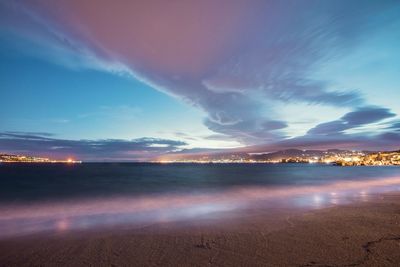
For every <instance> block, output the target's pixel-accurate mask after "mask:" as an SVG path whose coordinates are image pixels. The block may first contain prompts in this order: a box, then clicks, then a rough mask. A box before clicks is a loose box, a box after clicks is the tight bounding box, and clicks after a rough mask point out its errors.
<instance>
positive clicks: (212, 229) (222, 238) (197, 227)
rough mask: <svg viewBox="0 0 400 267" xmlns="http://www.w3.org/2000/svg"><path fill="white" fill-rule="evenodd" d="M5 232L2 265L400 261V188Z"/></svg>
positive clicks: (364, 263) (1, 245)
mask: <svg viewBox="0 0 400 267" xmlns="http://www.w3.org/2000/svg"><path fill="white" fill-rule="evenodd" d="M224 218H225V219H223V220H222V219H221V220H215V221H213V220H210V219H206V220H205V219H204V220H200V219H199V220H197V221H192V222H188V221H185V222H166V223H157V224H152V225H142V226H140V227H135V228H129V227H126V226H124V227H122V226H119V227H118V226H115V227H113V228H106V229H105V228H104V229H102V230H96V231H94V230H91V231H88V230H86V231H74V232H63V233H54V234H47V235H44V234H42V235H38V234H37V235H30V236H25V237H14V238H9V239H3V240H0V266H89V265H91V266H209V265H212V266H400V194H399V193H386V194H382V195H377V196H375V197H374V198H373V199H372V200H369V201H368V202H364V203H363V202H358V203H354V204H351V205H344V206H335V207H329V208H324V209H319V210H311V211H310V210H309V211H301V210H298V209H295V210H290V209H286V210H283V211H282V210H273V209H271V208H270V209H268V210H262V209H258V208H255V209H252V210H246V211H242V212H241V214H240V216H237V214H235V215H233V214H232V216H231V215H230V214H227V216H224Z"/></svg>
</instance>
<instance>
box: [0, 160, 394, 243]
mask: <svg viewBox="0 0 400 267" xmlns="http://www.w3.org/2000/svg"><path fill="white" fill-rule="evenodd" d="M387 191H400V167H390V166H386V167H366V166H365V167H364V166H362V167H336V166H330V165H318V164H139V163H84V164H72V165H68V164H49V165H45V164H39V165H30V164H0V238H4V237H10V236H17V235H27V234H35V233H41V232H43V233H48V232H51V233H53V232H66V231H72V230H75V229H88V228H94V227H105V226H112V225H121V224H124V225H135V224H142V223H157V222H165V221H175V220H188V219H189V220H191V219H197V218H199V217H207V216H208V218H213V219H214V218H217V219H218V218H219V217H222V216H224V214H227V213H229V214H236V213H238V214H239V213H240V211H243V210H245V209H247V208H252V209H253V210H254V208H256V209H258V208H262V209H268V207H270V208H271V207H272V208H273V209H274V210H276V209H279V208H280V207H282V209H283V208H286V207H288V206H289V207H291V208H293V207H294V208H297V207H298V208H323V207H327V206H333V205H343V204H348V203H351V202H353V201H370V199H372V198H371V197H372V196H373V195H374V194H376V193H382V192H387ZM238 219H240V216H238Z"/></svg>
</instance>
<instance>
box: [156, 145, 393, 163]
mask: <svg viewBox="0 0 400 267" xmlns="http://www.w3.org/2000/svg"><path fill="white" fill-rule="evenodd" d="M158 162H162V163H307V164H313V163H315V164H331V165H336V166H389V165H400V150H398V151H389V152H387V151H383V152H370V151H369V152H368V151H348V150H338V149H332V150H326V151H321V150H298V149H289V150H283V151H277V152H272V153H236V154H219V155H218V154H217V155H197V156H191V157H190V156H189V157H186V158H180V159H175V160H161V161H158Z"/></svg>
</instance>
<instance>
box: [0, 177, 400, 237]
mask: <svg viewBox="0 0 400 267" xmlns="http://www.w3.org/2000/svg"><path fill="white" fill-rule="evenodd" d="M399 185H400V177H392V178H386V179H376V180H367V181H342V182H335V183H331V184H325V185H313V186H286V187H282V186H281V187H237V188H233V189H230V190H225V191H221V192H210V193H205V192H203V193H201V194H200V193H199V194H162V195H148V196H140V197H138V196H136V197H114V198H107V199H105V198H104V199H89V200H75V201H64V202H52V203H35V204H25V205H22V204H20V205H4V204H3V205H2V206H1V205H0V237H6V236H15V235H23V234H31V233H37V232H44V231H54V232H66V231H69V230H74V229H84V228H92V227H95V226H106V225H115V224H135V223H155V222H168V221H174V220H184V219H193V218H198V217H204V216H210V217H213V218H215V217H219V216H222V214H223V212H225V211H235V210H240V209H245V208H248V207H252V206H253V205H255V204H257V205H256V207H257V208H258V207H263V206H264V207H267V206H268V205H271V203H273V205H274V207H275V208H276V207H282V208H284V207H287V205H290V206H291V207H308V208H323V207H327V206H330V205H340V204H346V203H349V202H351V201H355V200H356V201H368V200H369V198H370V196H371V194H374V193H379V192H385V191H396V190H399Z"/></svg>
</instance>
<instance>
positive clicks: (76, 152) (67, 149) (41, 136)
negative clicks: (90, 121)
mask: <svg viewBox="0 0 400 267" xmlns="http://www.w3.org/2000/svg"><path fill="white" fill-rule="evenodd" d="M184 145H186V143H185V142H182V141H176V140H168V139H158V138H139V139H133V140H120V139H102V140H68V139H58V138H55V137H53V135H52V134H48V133H24V132H1V133H0V148H1V149H2V152H9V153H29V154H32V153H34V154H35V155H43V156H48V157H53V158H54V157H56V158H65V157H67V156H75V157H77V158H79V159H83V160H94V161H99V160H100V161H102V160H111V161H118V160H122V161H135V160H139V161H140V160H149V159H151V158H153V157H155V156H158V155H161V154H164V153H168V152H172V151H175V150H179V149H180V147H181V146H184Z"/></svg>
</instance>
